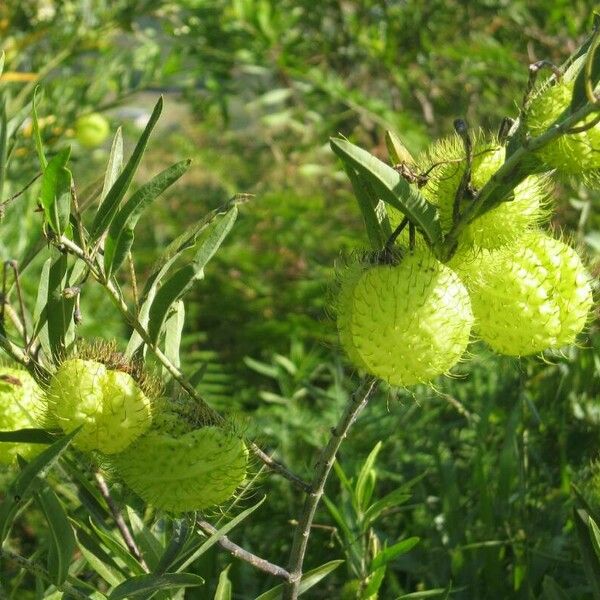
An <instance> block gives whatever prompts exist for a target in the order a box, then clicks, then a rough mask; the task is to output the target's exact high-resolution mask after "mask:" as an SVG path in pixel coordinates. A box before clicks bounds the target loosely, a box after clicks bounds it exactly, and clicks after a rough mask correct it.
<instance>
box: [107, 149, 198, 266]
mask: <svg viewBox="0 0 600 600" xmlns="http://www.w3.org/2000/svg"><path fill="white" fill-rule="evenodd" d="M191 162H192V161H191V160H183V161H181V162H178V163H177V164H175V165H173V166H171V167H169V168H168V169H165V170H164V171H162V172H161V173H159V174H158V175H157V176H156V177H154V178H153V179H151V180H150V181H149V182H148V183H146V184H145V185H143V186H142V187H140V188H139V189H138V190H137V192H135V194H133V196H131V198H129V200H128V201H127V202H126V203H125V205H124V206H123V207H122V208H121V210H119V212H118V213H117V214H116V216H115V218H114V219H113V220H112V222H111V224H110V227H109V229H108V236H107V238H106V242H105V245H104V270H105V272H106V274H107V276H110V274H111V273H112V272H115V271H117V270H118V268H119V267H120V266H121V264H122V263H123V261H124V260H125V257H126V256H127V253H128V252H129V250H130V249H131V246H132V244H133V239H134V230H135V226H136V225H137V222H138V220H139V218H140V217H141V215H142V213H143V211H144V210H145V209H146V208H147V207H148V206H149V205H150V204H151V203H152V202H153V201H154V199H155V198H157V197H158V196H160V194H162V193H163V192H164V191H165V190H166V189H167V188H168V187H170V186H171V185H173V183H175V182H176V181H177V180H178V179H179V178H180V177H181V176H182V175H183V174H184V173H185V172H186V171H187V170H188V168H189V166H190V164H191Z"/></svg>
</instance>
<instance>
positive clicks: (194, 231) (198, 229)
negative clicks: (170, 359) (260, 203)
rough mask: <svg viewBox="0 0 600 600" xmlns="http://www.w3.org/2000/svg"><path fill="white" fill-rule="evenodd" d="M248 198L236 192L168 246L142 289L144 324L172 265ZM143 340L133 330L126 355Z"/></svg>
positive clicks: (137, 348) (141, 317) (142, 316)
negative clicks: (236, 194) (237, 194)
mask: <svg viewBox="0 0 600 600" xmlns="http://www.w3.org/2000/svg"><path fill="white" fill-rule="evenodd" d="M244 199H245V196H243V195H242V196H241V199H240V196H234V197H233V198H231V199H230V200H229V201H228V202H226V203H224V204H223V205H222V206H219V207H218V208H216V209H214V210H212V211H211V212H210V213H208V215H206V216H205V217H204V219H202V220H201V221H200V222H199V223H194V225H192V226H191V227H189V228H188V229H187V230H186V231H185V232H184V233H182V234H181V235H180V236H178V237H177V238H176V239H175V240H173V242H171V244H169V246H168V248H167V249H166V250H165V252H164V253H163V255H162V256H161V259H160V260H159V262H158V264H157V265H156V266H155V268H154V270H153V271H152V273H151V274H150V276H149V277H148V279H147V281H146V285H145V286H144V291H143V293H142V301H141V306H140V312H139V315H138V320H139V322H140V324H141V325H142V327H144V328H145V329H147V328H148V323H149V319H150V317H149V315H150V308H151V306H152V304H153V302H154V299H155V297H156V293H157V291H158V288H159V286H160V284H161V283H162V280H163V278H164V277H165V276H166V274H167V273H168V272H169V270H170V269H171V267H172V266H173V265H174V264H175V262H176V261H178V260H179V259H180V258H181V257H182V256H183V255H184V254H186V253H187V252H188V251H192V250H193V249H194V247H195V246H196V245H197V244H199V243H200V242H199V240H201V239H202V238H201V236H203V235H204V234H206V232H207V230H210V229H212V228H214V227H215V223H216V222H217V221H219V220H221V219H222V218H223V217H225V216H227V215H229V213H230V211H231V210H232V209H233V208H235V207H236V206H237V204H239V203H240V202H242V201H243V200H244ZM143 343H144V342H143V340H142V338H141V336H140V335H139V333H138V332H137V331H134V332H133V333H132V334H131V338H130V339H129V343H128V344H127V349H126V350H125V354H126V356H129V357H132V356H134V355H136V353H138V352H139V351H140V349H142V348H143Z"/></svg>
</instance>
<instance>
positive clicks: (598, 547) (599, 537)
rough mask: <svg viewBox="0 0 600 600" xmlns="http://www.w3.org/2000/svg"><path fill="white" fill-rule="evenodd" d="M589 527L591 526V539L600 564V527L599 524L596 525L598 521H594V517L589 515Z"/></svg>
mask: <svg viewBox="0 0 600 600" xmlns="http://www.w3.org/2000/svg"><path fill="white" fill-rule="evenodd" d="M588 527H589V528H590V540H591V541H592V546H593V547H594V552H595V553H596V559H597V560H598V565H599V566H600V530H599V529H598V525H596V521H594V519H592V517H591V516H589V515H588Z"/></svg>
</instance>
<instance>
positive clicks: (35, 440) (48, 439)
mask: <svg viewBox="0 0 600 600" xmlns="http://www.w3.org/2000/svg"><path fill="white" fill-rule="evenodd" d="M61 433H62V432H61ZM55 441H56V435H53V434H52V433H50V432H49V431H47V430H46V429H34V428H25V429H17V430H16V431H0V443H2V442H13V443H14V442H18V443H23V444H52V443H53V442H55Z"/></svg>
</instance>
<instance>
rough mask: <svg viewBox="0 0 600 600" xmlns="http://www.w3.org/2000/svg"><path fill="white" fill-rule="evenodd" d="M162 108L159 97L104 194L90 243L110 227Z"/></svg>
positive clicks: (91, 231)
mask: <svg viewBox="0 0 600 600" xmlns="http://www.w3.org/2000/svg"><path fill="white" fill-rule="evenodd" d="M162 107H163V99H162V96H161V98H160V99H159V100H158V102H157V103H156V106H155V107H154V110H153V112H152V115H151V116H150V120H149V121H148V124H147V125H146V128H145V129H144V131H143V132H142V135H141V137H140V139H139V140H138V143H137V145H136V147H135V149H134V150H133V154H132V155H131V157H130V158H129V160H128V161H127V164H126V165H125V168H124V169H123V171H122V172H121V174H120V175H119V176H118V177H117V180H116V181H115V183H114V184H113V186H112V187H111V188H110V190H109V192H108V194H106V197H105V198H104V200H103V202H102V204H101V205H100V207H99V208H98V212H97V213H96V217H95V218H94V221H93V223H92V227H91V230H90V235H91V238H92V241H96V240H97V239H99V238H100V237H101V236H102V234H103V233H104V232H105V231H106V229H107V228H108V226H109V225H110V222H111V221H112V220H113V217H114V216H115V214H116V212H117V210H118V208H119V203H120V202H121V200H122V199H123V197H124V196H125V193H126V192H127V190H128V188H129V186H130V185H131V182H132V180H133V176H134V175H135V172H136V171H137V168H138V166H139V164H140V161H141V159H142V155H143V154H144V150H145V149H146V146H147V144H148V138H149V137H150V134H151V133H152V130H153V129H154V126H155V125H156V122H157V121H158V118H159V117H160V113H161V112H162Z"/></svg>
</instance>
